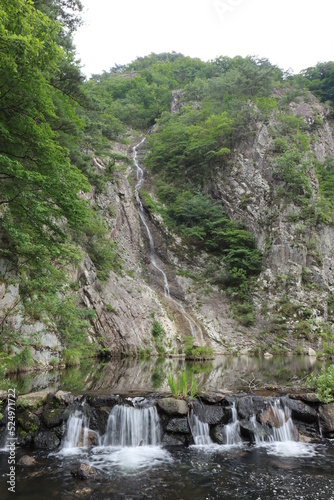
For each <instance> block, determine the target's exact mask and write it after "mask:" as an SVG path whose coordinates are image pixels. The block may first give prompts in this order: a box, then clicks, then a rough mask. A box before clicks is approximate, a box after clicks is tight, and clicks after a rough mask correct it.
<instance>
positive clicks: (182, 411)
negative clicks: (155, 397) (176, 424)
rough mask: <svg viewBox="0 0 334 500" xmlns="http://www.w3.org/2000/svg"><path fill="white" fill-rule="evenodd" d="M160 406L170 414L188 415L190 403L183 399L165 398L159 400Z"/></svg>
mask: <svg viewBox="0 0 334 500" xmlns="http://www.w3.org/2000/svg"><path fill="white" fill-rule="evenodd" d="M158 407H159V408H161V410H163V411H164V412H165V413H167V414H168V415H187V413H188V403H187V402H186V401H184V400H183V399H174V398H163V399H160V400H159V401H158Z"/></svg>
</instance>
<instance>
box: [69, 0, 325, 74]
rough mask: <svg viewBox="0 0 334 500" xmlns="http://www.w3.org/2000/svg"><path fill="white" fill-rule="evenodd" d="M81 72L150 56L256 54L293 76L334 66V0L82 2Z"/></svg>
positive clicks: (78, 38)
mask: <svg viewBox="0 0 334 500" xmlns="http://www.w3.org/2000/svg"><path fill="white" fill-rule="evenodd" d="M81 1H82V3H83V5H84V8H85V12H84V16H83V17H84V20H85V25H84V26H83V27H82V28H80V30H79V31H78V33H77V34H76V36H75V39H74V41H75V44H76V47H77V53H78V56H79V57H80V59H81V63H82V66H83V67H82V71H83V72H84V73H85V74H86V75H87V76H89V75H90V74H92V73H102V72H103V71H104V70H105V71H108V70H109V69H110V68H111V67H112V66H114V65H115V64H127V63H130V62H131V61H133V60H134V59H136V57H138V56H145V55H148V54H150V53H151V52H155V53H159V52H171V51H173V50H174V51H176V52H181V53H182V54H184V55H189V56H192V57H199V58H200V59H202V60H204V61H207V60H210V59H214V58H215V57H217V56H220V55H227V56H230V57H233V56H235V55H241V56H247V55H256V56H259V57H267V58H268V59H269V60H270V62H271V63H273V64H277V65H278V66H279V67H281V68H282V69H285V70H287V69H289V68H291V69H292V70H293V71H294V72H299V71H300V70H301V69H304V68H307V67H309V66H314V65H315V64H316V63H317V62H319V61H330V60H334V43H333V42H334V27H333V19H334V1H333V0H275V1H272V0H81Z"/></svg>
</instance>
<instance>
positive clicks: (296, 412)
mask: <svg viewBox="0 0 334 500" xmlns="http://www.w3.org/2000/svg"><path fill="white" fill-rule="evenodd" d="M283 402H284V404H285V405H286V406H287V407H288V408H290V410H291V417H292V418H293V419H296V420H301V421H302V422H307V423H312V422H317V420H318V414H317V412H316V411H315V410H314V408H311V407H310V406H308V405H307V404H305V403H303V402H302V401H298V400H294V399H290V398H283Z"/></svg>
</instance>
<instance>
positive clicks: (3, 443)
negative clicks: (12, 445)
mask: <svg viewBox="0 0 334 500" xmlns="http://www.w3.org/2000/svg"><path fill="white" fill-rule="evenodd" d="M4 415H5V428H4V432H3V435H2V438H1V440H0V451H6V450H7V446H8V442H9V440H11V441H13V438H10V436H9V430H8V405H7V406H6V408H5V410H4Z"/></svg>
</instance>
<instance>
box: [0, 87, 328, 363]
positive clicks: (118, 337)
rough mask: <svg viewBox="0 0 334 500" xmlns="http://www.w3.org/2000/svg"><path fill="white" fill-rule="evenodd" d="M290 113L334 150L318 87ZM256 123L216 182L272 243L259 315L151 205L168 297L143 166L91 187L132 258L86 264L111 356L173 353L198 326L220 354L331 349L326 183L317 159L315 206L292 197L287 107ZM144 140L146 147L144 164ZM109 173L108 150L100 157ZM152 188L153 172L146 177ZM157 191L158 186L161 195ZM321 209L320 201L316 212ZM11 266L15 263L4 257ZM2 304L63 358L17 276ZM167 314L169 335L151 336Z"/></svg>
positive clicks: (48, 354) (82, 273) (39, 354)
mask: <svg viewBox="0 0 334 500" xmlns="http://www.w3.org/2000/svg"><path fill="white" fill-rule="evenodd" d="M179 100H180V95H179V93H174V100H173V103H172V110H173V111H174V112H178V111H179V106H178V101H179ZM288 112H289V114H290V115H292V116H297V117H300V118H301V119H302V120H303V122H304V124H305V130H304V131H303V133H304V135H305V136H306V137H307V138H308V140H309V143H310V147H311V151H310V154H311V153H313V155H314V157H315V158H316V159H317V160H319V161H324V160H325V159H326V158H328V157H332V156H333V154H334V138H333V133H332V126H331V123H330V122H329V121H328V119H327V116H326V110H325V108H323V107H322V106H320V104H319V103H318V102H317V101H316V100H315V98H313V97H312V96H311V95H309V96H308V99H307V100H305V99H299V102H291V103H290V104H289V110H288ZM249 127H250V131H251V133H250V134H249V135H248V137H247V139H245V140H244V141H241V142H240V144H239V146H238V148H236V149H235V150H234V151H233V152H232V153H231V156H230V159H229V162H228V168H225V169H222V170H220V171H219V172H218V173H217V175H216V178H215V180H214V182H211V183H210V185H209V186H208V192H209V193H210V195H211V196H212V197H213V198H214V199H216V200H221V202H222V204H223V206H224V209H225V210H226V211H227V213H228V214H229V216H230V217H231V218H233V219H236V220H240V221H242V222H243V224H244V225H245V226H246V228H247V229H248V230H249V231H250V232H252V234H253V235H254V236H255V239H256V243H257V246H258V247H259V248H260V249H261V250H262V252H263V254H264V262H263V271H262V272H261V274H260V276H259V277H258V279H257V280H256V282H255V284H254V285H253V287H252V289H251V292H250V293H251V300H252V302H253V304H254V307H255V311H256V324H255V325H254V326H248V327H247V326H243V325H241V324H240V322H239V321H238V318H237V317H233V314H232V312H231V309H230V300H229V298H228V297H227V296H226V294H225V292H224V290H220V289H218V288H217V287H215V286H212V285H211V284H210V283H209V282H203V280H202V281H201V282H197V281H196V280H194V279H193V276H196V275H197V274H200V273H201V270H202V269H203V267H204V265H205V262H206V259H207V256H206V254H205V253H204V252H199V253H198V254H196V255H194V254H193V251H192V249H191V248H188V247H187V246H185V245H184V243H183V242H182V241H181V239H180V238H178V237H177V236H176V235H174V234H172V233H171V232H170V231H169V230H168V229H167V228H166V227H165V225H164V223H163V221H162V219H161V217H160V216H158V215H154V214H153V213H150V212H149V211H148V210H146V211H145V212H144V216H145V222H146V224H147V227H148V228H149V230H150V232H151V234H152V237H153V240H154V247H155V259H156V262H157V264H158V267H159V268H161V269H162V270H163V271H164V273H165V274H166V276H167V278H168V282H169V287H170V298H169V297H166V296H165V294H164V288H163V284H164V283H163V279H162V275H161V273H159V272H158V271H157V269H156V267H155V266H154V265H153V264H152V249H151V247H150V244H149V241H148V236H147V229H146V228H145V226H144V224H143V222H142V220H141V219H140V217H139V213H138V206H137V204H136V200H135V197H134V186H135V184H136V177H135V172H134V168H133V166H131V165H130V166H127V167H126V168H125V167H124V168H122V169H118V170H116V173H115V175H114V177H113V180H112V181H108V183H107V185H106V188H105V189H104V191H103V193H102V194H96V193H95V192H92V193H90V195H89V199H90V201H91V203H94V204H95V205H96V207H97V208H98V209H99V211H100V212H101V213H102V214H103V216H104V218H105V220H106V221H107V224H108V227H109V231H110V237H111V238H112V239H113V240H114V241H115V242H116V243H117V249H118V253H119V256H120V258H121V261H122V269H121V270H118V271H112V272H111V273H110V276H109V279H108V280H107V281H106V283H101V282H100V281H99V280H98V279H97V273H96V269H95V266H94V264H93V262H92V261H91V259H90V258H89V257H88V256H87V255H86V256H85V258H84V259H83V261H82V263H81V265H80V267H79V268H78V269H72V270H71V275H72V279H74V280H77V282H78V284H79V291H78V292H77V293H78V295H79V296H80V301H81V305H82V307H89V308H91V309H93V310H94V311H95V313H96V317H95V318H93V319H91V328H90V330H89V335H90V341H91V343H92V344H93V345H96V346H98V347H105V348H108V349H109V350H110V351H111V352H112V354H113V355H116V354H117V355H120V354H128V355H129V354H133V355H136V354H138V353H145V354H147V355H148V354H150V353H152V354H156V353H158V352H159V351H160V352H164V353H165V354H167V355H177V354H180V353H182V352H183V345H184V336H185V335H192V336H193V338H194V342H195V345H201V344H203V345H204V344H205V345H208V346H210V347H212V348H213V350H214V351H215V352H217V353H232V352H237V353H247V352H249V351H255V350H257V349H259V348H260V349H263V350H267V349H269V348H271V349H272V351H273V352H275V351H279V350H282V349H287V350H289V351H293V350H295V351H296V350H299V351H301V352H302V351H305V352H307V350H308V348H309V347H313V348H314V349H318V348H323V347H324V344H323V342H324V340H325V341H326V340H330V338H331V336H332V335H333V322H334V317H333V314H334V307H333V299H332V291H333V286H334V267H333V257H332V256H333V250H334V248H333V247H334V229H333V226H332V225H330V224H329V223H328V221H324V220H322V219H321V217H320V216H319V217H317V214H318V212H319V208H318V204H317V203H318V200H319V184H318V180H317V177H316V175H315V172H314V170H312V169H309V170H308V171H307V173H306V175H307V179H308V182H309V186H310V189H311V191H310V196H309V201H308V204H307V207H306V208H307V209H308V213H309V214H310V213H311V212H312V217H311V216H306V215H305V206H303V205H302V204H301V203H300V202H298V200H297V198H295V199H294V196H285V194H286V193H285V192H284V191H285V189H286V187H285V183H284V182H283V181H282V178H281V177H280V176H279V175H278V174H277V166H276V164H275V159H274V152H275V147H277V141H276V142H275V139H277V137H279V135H280V133H281V121H280V119H279V117H278V116H277V113H272V114H271V115H270V116H269V117H267V119H263V120H261V119H254V120H253V121H252V122H251V124H250V125H249ZM128 139H129V142H131V146H125V145H124V144H121V143H119V144H118V143H114V144H113V148H114V150H115V151H117V152H119V153H121V154H126V155H128V156H131V155H132V154H133V150H132V148H133V146H134V145H135V144H138V143H139V138H135V137H133V136H131V135H129V137H128ZM144 154H145V144H144V145H143V146H141V148H140V149H139V159H140V162H141V164H142V165H143V156H144ZM93 165H95V167H96V169H97V171H98V172H99V173H100V174H101V175H103V173H104V171H105V169H106V166H105V165H104V163H103V160H101V159H99V158H95V159H94V160H93ZM144 188H145V190H148V191H149V190H150V188H151V185H150V182H149V174H147V173H146V174H145V178H144ZM152 196H153V197H154V193H153V194H152ZM312 210H313V211H312ZM1 273H2V276H3V277H4V278H8V276H9V273H10V271H9V270H8V269H7V268H6V262H5V261H2V262H1ZM0 308H1V309H2V310H3V311H4V310H6V311H8V315H7V316H6V318H5V321H6V322H7V324H10V325H11V327H12V328H13V331H15V332H19V333H20V334H21V335H23V337H25V338H27V339H28V340H29V343H30V344H31V352H32V356H33V359H34V360H35V361H36V362H37V363H39V364H40V365H48V364H50V363H51V362H52V363H56V362H58V361H59V360H60V358H61V350H62V344H61V341H60V339H59V336H58V334H57V331H55V330H54V329H53V328H52V326H51V327H50V325H46V324H45V323H43V322H40V321H38V322H36V321H34V320H33V319H31V318H25V317H24V310H23V308H22V307H21V306H20V295H19V287H18V285H17V284H7V285H6V284H5V280H4V282H3V283H2V284H1V287H0ZM154 322H158V323H159V324H160V325H161V327H162V329H163V331H164V334H163V338H159V339H158V340H157V338H156V337H154V335H152V328H153V326H154Z"/></svg>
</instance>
